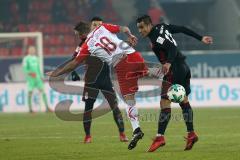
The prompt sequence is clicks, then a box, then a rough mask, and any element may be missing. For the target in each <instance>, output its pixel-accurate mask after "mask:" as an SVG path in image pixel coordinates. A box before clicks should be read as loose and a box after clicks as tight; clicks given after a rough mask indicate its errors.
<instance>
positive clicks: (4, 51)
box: [0, 48, 9, 56]
mask: <svg viewBox="0 0 240 160" xmlns="http://www.w3.org/2000/svg"><path fill="white" fill-rule="evenodd" d="M0 56H9V49H6V48H0Z"/></svg>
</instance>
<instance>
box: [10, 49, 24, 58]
mask: <svg viewBox="0 0 240 160" xmlns="http://www.w3.org/2000/svg"><path fill="white" fill-rule="evenodd" d="M11 55H13V56H21V55H23V53H22V49H21V48H12V49H11Z"/></svg>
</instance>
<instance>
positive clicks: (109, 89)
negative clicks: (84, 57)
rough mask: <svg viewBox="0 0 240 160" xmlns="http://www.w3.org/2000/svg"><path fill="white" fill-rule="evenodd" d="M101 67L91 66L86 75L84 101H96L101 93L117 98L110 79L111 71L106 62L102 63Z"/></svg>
mask: <svg viewBox="0 0 240 160" xmlns="http://www.w3.org/2000/svg"><path fill="white" fill-rule="evenodd" d="M100 63H101V65H96V63H95V64H94V65H89V66H88V69H87V72H86V74H85V85H84V90H83V101H85V100H86V99H88V98H91V99H96V98H97V96H98V93H99V91H101V92H102V93H103V94H104V96H105V97H106V95H109V96H111V97H112V96H113V98H116V94H115V91H114V90H113V85H112V82H111V79H110V69H109V66H108V64H107V63H106V62H104V63H103V62H100Z"/></svg>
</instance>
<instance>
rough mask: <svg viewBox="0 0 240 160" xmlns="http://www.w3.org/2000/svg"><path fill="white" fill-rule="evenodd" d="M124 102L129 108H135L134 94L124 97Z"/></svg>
mask: <svg viewBox="0 0 240 160" xmlns="http://www.w3.org/2000/svg"><path fill="white" fill-rule="evenodd" d="M124 101H125V103H126V104H127V105H129V106H135V105H136V100H135V97H134V94H132V95H127V96H124Z"/></svg>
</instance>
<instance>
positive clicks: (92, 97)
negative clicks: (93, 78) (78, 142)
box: [83, 85, 99, 143]
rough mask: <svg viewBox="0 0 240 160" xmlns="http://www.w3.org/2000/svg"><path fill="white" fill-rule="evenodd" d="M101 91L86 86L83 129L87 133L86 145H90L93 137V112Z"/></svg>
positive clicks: (94, 87) (91, 86)
mask: <svg viewBox="0 0 240 160" xmlns="http://www.w3.org/2000/svg"><path fill="white" fill-rule="evenodd" d="M98 93H99V89H97V87H96V86H95V85H85V86H84V91H83V101H84V102H85V108H84V114H83V127H84V132H85V138H84V143H90V142H91V141H92V139H91V138H92V137H91V131H90V130H91V124H92V110H93V106H94V103H95V101H96V98H97V96H98Z"/></svg>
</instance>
